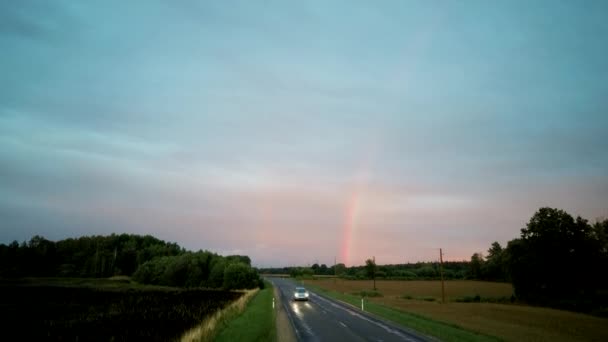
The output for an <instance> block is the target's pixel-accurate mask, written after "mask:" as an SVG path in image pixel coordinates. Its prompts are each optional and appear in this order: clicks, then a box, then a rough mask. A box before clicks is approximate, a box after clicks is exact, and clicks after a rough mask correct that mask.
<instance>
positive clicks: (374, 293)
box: [352, 291, 384, 297]
mask: <svg viewBox="0 0 608 342" xmlns="http://www.w3.org/2000/svg"><path fill="white" fill-rule="evenodd" d="M352 294H353V295H355V296H360V297H384V296H383V295H382V293H380V292H378V291H360V292H353V293H352Z"/></svg>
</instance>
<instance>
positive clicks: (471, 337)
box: [307, 284, 500, 342]
mask: <svg viewBox="0 0 608 342" xmlns="http://www.w3.org/2000/svg"><path fill="white" fill-rule="evenodd" d="M307 287H308V288H310V289H311V290H313V291H316V292H318V293H321V294H323V295H326V296H328V297H331V298H334V299H338V300H341V301H343V302H346V303H349V304H351V305H354V306H356V307H360V306H361V297H358V296H354V295H350V294H343V293H339V292H334V291H328V290H325V289H322V288H320V287H318V286H314V285H311V284H307ZM365 311H367V312H369V313H372V314H374V315H377V316H379V317H382V318H384V319H386V320H389V321H392V322H395V323H398V324H400V325H403V326H406V327H408V328H411V329H413V330H416V331H419V332H420V333H422V334H425V335H428V336H433V337H436V338H439V339H440V340H442V341H447V342H451V341H454V342H460V341H500V339H499V338H497V337H494V336H489V335H482V334H478V333H475V332H472V331H468V330H465V329H463V328H461V327H459V326H457V325H454V324H449V323H444V322H439V321H435V320H431V319H429V318H426V317H422V316H419V315H416V314H412V313H408V312H404V311H400V310H396V309H393V308H390V307H387V306H384V305H381V304H377V303H373V302H369V301H368V302H365Z"/></svg>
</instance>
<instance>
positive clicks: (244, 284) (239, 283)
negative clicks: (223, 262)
mask: <svg viewBox="0 0 608 342" xmlns="http://www.w3.org/2000/svg"><path fill="white" fill-rule="evenodd" d="M258 285H259V276H258V274H257V272H256V271H255V270H254V269H252V268H251V267H249V265H246V264H244V263H241V262H237V263H233V264H230V265H228V267H226V270H225V271H224V286H223V287H224V289H226V290H235V289H252V288H255V287H257V286H258Z"/></svg>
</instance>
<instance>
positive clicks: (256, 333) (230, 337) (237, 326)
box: [215, 282, 276, 341]
mask: <svg viewBox="0 0 608 342" xmlns="http://www.w3.org/2000/svg"><path fill="white" fill-rule="evenodd" d="M265 284H266V286H265V288H264V289H263V290H260V291H259V292H258V293H257V294H256V295H255V297H253V298H252V299H251V301H250V302H249V304H248V305H247V308H246V309H245V311H244V312H243V313H242V314H241V315H240V316H238V317H237V318H235V319H233V320H232V321H230V322H228V324H227V325H226V326H225V328H224V329H223V330H221V331H220V332H219V334H218V336H217V338H216V339H215V341H276V329H275V311H274V310H273V309H272V298H273V288H272V284H270V283H269V282H266V283H265Z"/></svg>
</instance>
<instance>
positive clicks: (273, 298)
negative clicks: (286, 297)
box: [272, 297, 274, 309]
mask: <svg viewBox="0 0 608 342" xmlns="http://www.w3.org/2000/svg"><path fill="white" fill-rule="evenodd" d="M272 308H273V309H274V297H272Z"/></svg>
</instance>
